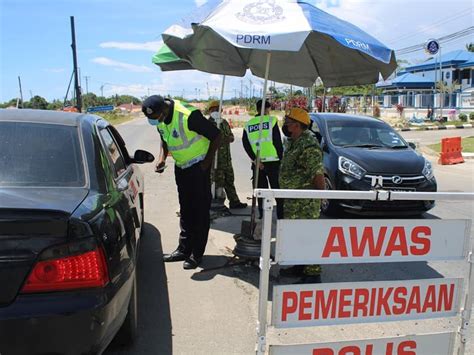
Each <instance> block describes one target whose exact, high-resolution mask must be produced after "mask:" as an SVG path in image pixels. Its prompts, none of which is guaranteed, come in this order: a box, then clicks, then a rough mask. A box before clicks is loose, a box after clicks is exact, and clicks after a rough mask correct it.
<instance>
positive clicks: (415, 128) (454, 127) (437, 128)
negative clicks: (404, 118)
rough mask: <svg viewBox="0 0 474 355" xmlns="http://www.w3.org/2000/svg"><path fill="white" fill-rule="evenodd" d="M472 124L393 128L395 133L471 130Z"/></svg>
mask: <svg viewBox="0 0 474 355" xmlns="http://www.w3.org/2000/svg"><path fill="white" fill-rule="evenodd" d="M472 127H473V124H472V123H466V124H463V125H461V126H455V125H446V126H426V127H411V128H395V131H398V132H400V131H401V132H407V131H442V130H447V129H464V128H472Z"/></svg>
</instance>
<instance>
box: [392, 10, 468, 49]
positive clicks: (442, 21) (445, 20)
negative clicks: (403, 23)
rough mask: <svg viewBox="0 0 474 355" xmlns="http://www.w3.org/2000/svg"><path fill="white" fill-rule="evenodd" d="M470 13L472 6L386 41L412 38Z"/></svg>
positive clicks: (393, 41)
mask: <svg viewBox="0 0 474 355" xmlns="http://www.w3.org/2000/svg"><path fill="white" fill-rule="evenodd" d="M471 14H472V8H467V9H465V10H462V11H459V12H457V13H455V14H453V15H451V16H448V17H446V18H443V19H440V20H437V21H435V22H433V23H432V24H430V25H429V26H427V27H424V28H422V29H420V30H419V31H418V32H416V33H413V32H410V33H405V34H403V35H401V36H398V37H396V38H394V39H392V40H389V41H387V43H388V44H390V43H395V42H398V41H400V40H405V39H408V38H412V37H415V36H417V35H420V32H422V33H426V32H427V31H429V30H431V29H434V28H436V27H439V26H440V25H443V24H445V23H448V22H452V21H454V20H457V19H459V18H461V17H464V16H467V15H471Z"/></svg>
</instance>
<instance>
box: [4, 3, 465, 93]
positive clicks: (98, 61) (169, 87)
mask: <svg viewBox="0 0 474 355" xmlns="http://www.w3.org/2000/svg"><path fill="white" fill-rule="evenodd" d="M205 2H206V0H173V1H171V0H0V69H1V72H0V81H1V85H0V102H5V101H8V100H10V99H12V98H16V97H18V96H19V89H18V76H20V77H21V83H22V89H23V97H24V99H25V100H29V99H30V97H31V96H34V95H40V96H42V97H44V98H46V99H47V100H48V101H51V100H53V99H56V98H58V99H61V100H62V99H64V96H65V94H66V90H67V87H68V83H69V80H70V77H71V73H72V70H73V64H72V51H71V47H70V45H71V27H70V16H74V18H75V27H76V42H77V57H78V65H79V68H80V78H81V86H82V89H83V92H84V93H86V92H94V93H95V94H97V95H100V94H101V93H102V92H103V94H104V96H110V95H114V94H119V95H120V94H130V95H134V96H137V97H143V96H146V95H148V94H150V95H151V94H161V95H172V96H175V95H180V96H184V97H185V98H187V99H194V98H199V99H201V98H207V97H208V93H209V94H211V95H213V96H218V93H219V92H220V88H221V80H222V79H221V77H220V76H219V75H211V74H206V73H200V72H197V71H181V72H166V73H163V72H161V71H160V69H159V67H157V66H156V65H154V64H152V62H151V58H152V56H153V54H154V53H155V52H156V51H157V49H158V48H159V47H160V45H161V43H162V41H161V33H162V32H163V31H164V30H166V29H167V28H168V27H169V26H171V25H172V24H173V23H175V22H178V21H179V19H181V18H182V17H184V16H186V15H187V14H188V13H189V12H191V11H193V9H195V8H196V7H197V6H200V5H202V4H203V3H205ZM307 2H311V3H313V4H314V5H316V6H318V7H320V8H321V9H323V10H325V11H327V12H329V13H331V14H333V15H335V16H338V17H339V18H341V19H343V20H346V21H349V22H351V23H353V24H355V25H356V26H358V27H360V28H361V29H363V30H364V31H366V32H368V33H369V34H371V35H372V36H374V37H375V38H377V39H378V40H380V41H381V42H382V43H384V44H386V45H387V46H389V47H390V48H392V49H401V48H405V47H408V46H411V45H415V44H419V43H424V42H425V41H426V40H427V39H429V38H437V37H441V36H444V35H447V34H450V33H453V32H456V31H459V30H461V29H464V28H467V27H469V26H473V25H474V13H473V1H472V0H450V1H446V0H308V1H307ZM469 41H471V42H474V38H472V37H471V38H469V37H465V38H462V39H459V40H456V41H453V42H450V43H447V44H445V45H443V46H442V50H443V53H446V52H449V51H451V50H456V49H464V48H465V44H466V43H468V42H469ZM398 59H405V60H408V61H409V62H410V63H412V64H416V63H419V62H422V61H423V60H426V59H427V56H426V54H425V53H424V52H423V51H419V52H415V53H411V54H407V55H403V56H401V57H398ZM262 86H263V80H262V79H259V78H256V77H252V76H251V75H250V74H248V75H247V76H246V77H244V78H228V79H227V81H226V90H225V97H226V98H228V97H232V96H234V95H235V94H237V95H239V93H240V91H241V87H242V88H243V91H244V95H245V94H246V93H248V92H249V88H250V87H253V89H254V92H255V94H259V93H260V90H261V88H262ZM278 86H279V85H278V84H277V87H278Z"/></svg>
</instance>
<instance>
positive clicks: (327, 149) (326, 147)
mask: <svg viewBox="0 0 474 355" xmlns="http://www.w3.org/2000/svg"><path fill="white" fill-rule="evenodd" d="M321 150H322V151H323V152H325V153H329V147H328V144H327V143H326V140H325V139H324V138H321Z"/></svg>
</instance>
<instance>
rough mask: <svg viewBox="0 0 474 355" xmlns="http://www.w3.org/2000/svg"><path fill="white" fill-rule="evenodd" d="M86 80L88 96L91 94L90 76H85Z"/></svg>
mask: <svg viewBox="0 0 474 355" xmlns="http://www.w3.org/2000/svg"><path fill="white" fill-rule="evenodd" d="M84 79H86V94H88V93H89V79H90V76H87V75H86V76H84Z"/></svg>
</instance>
